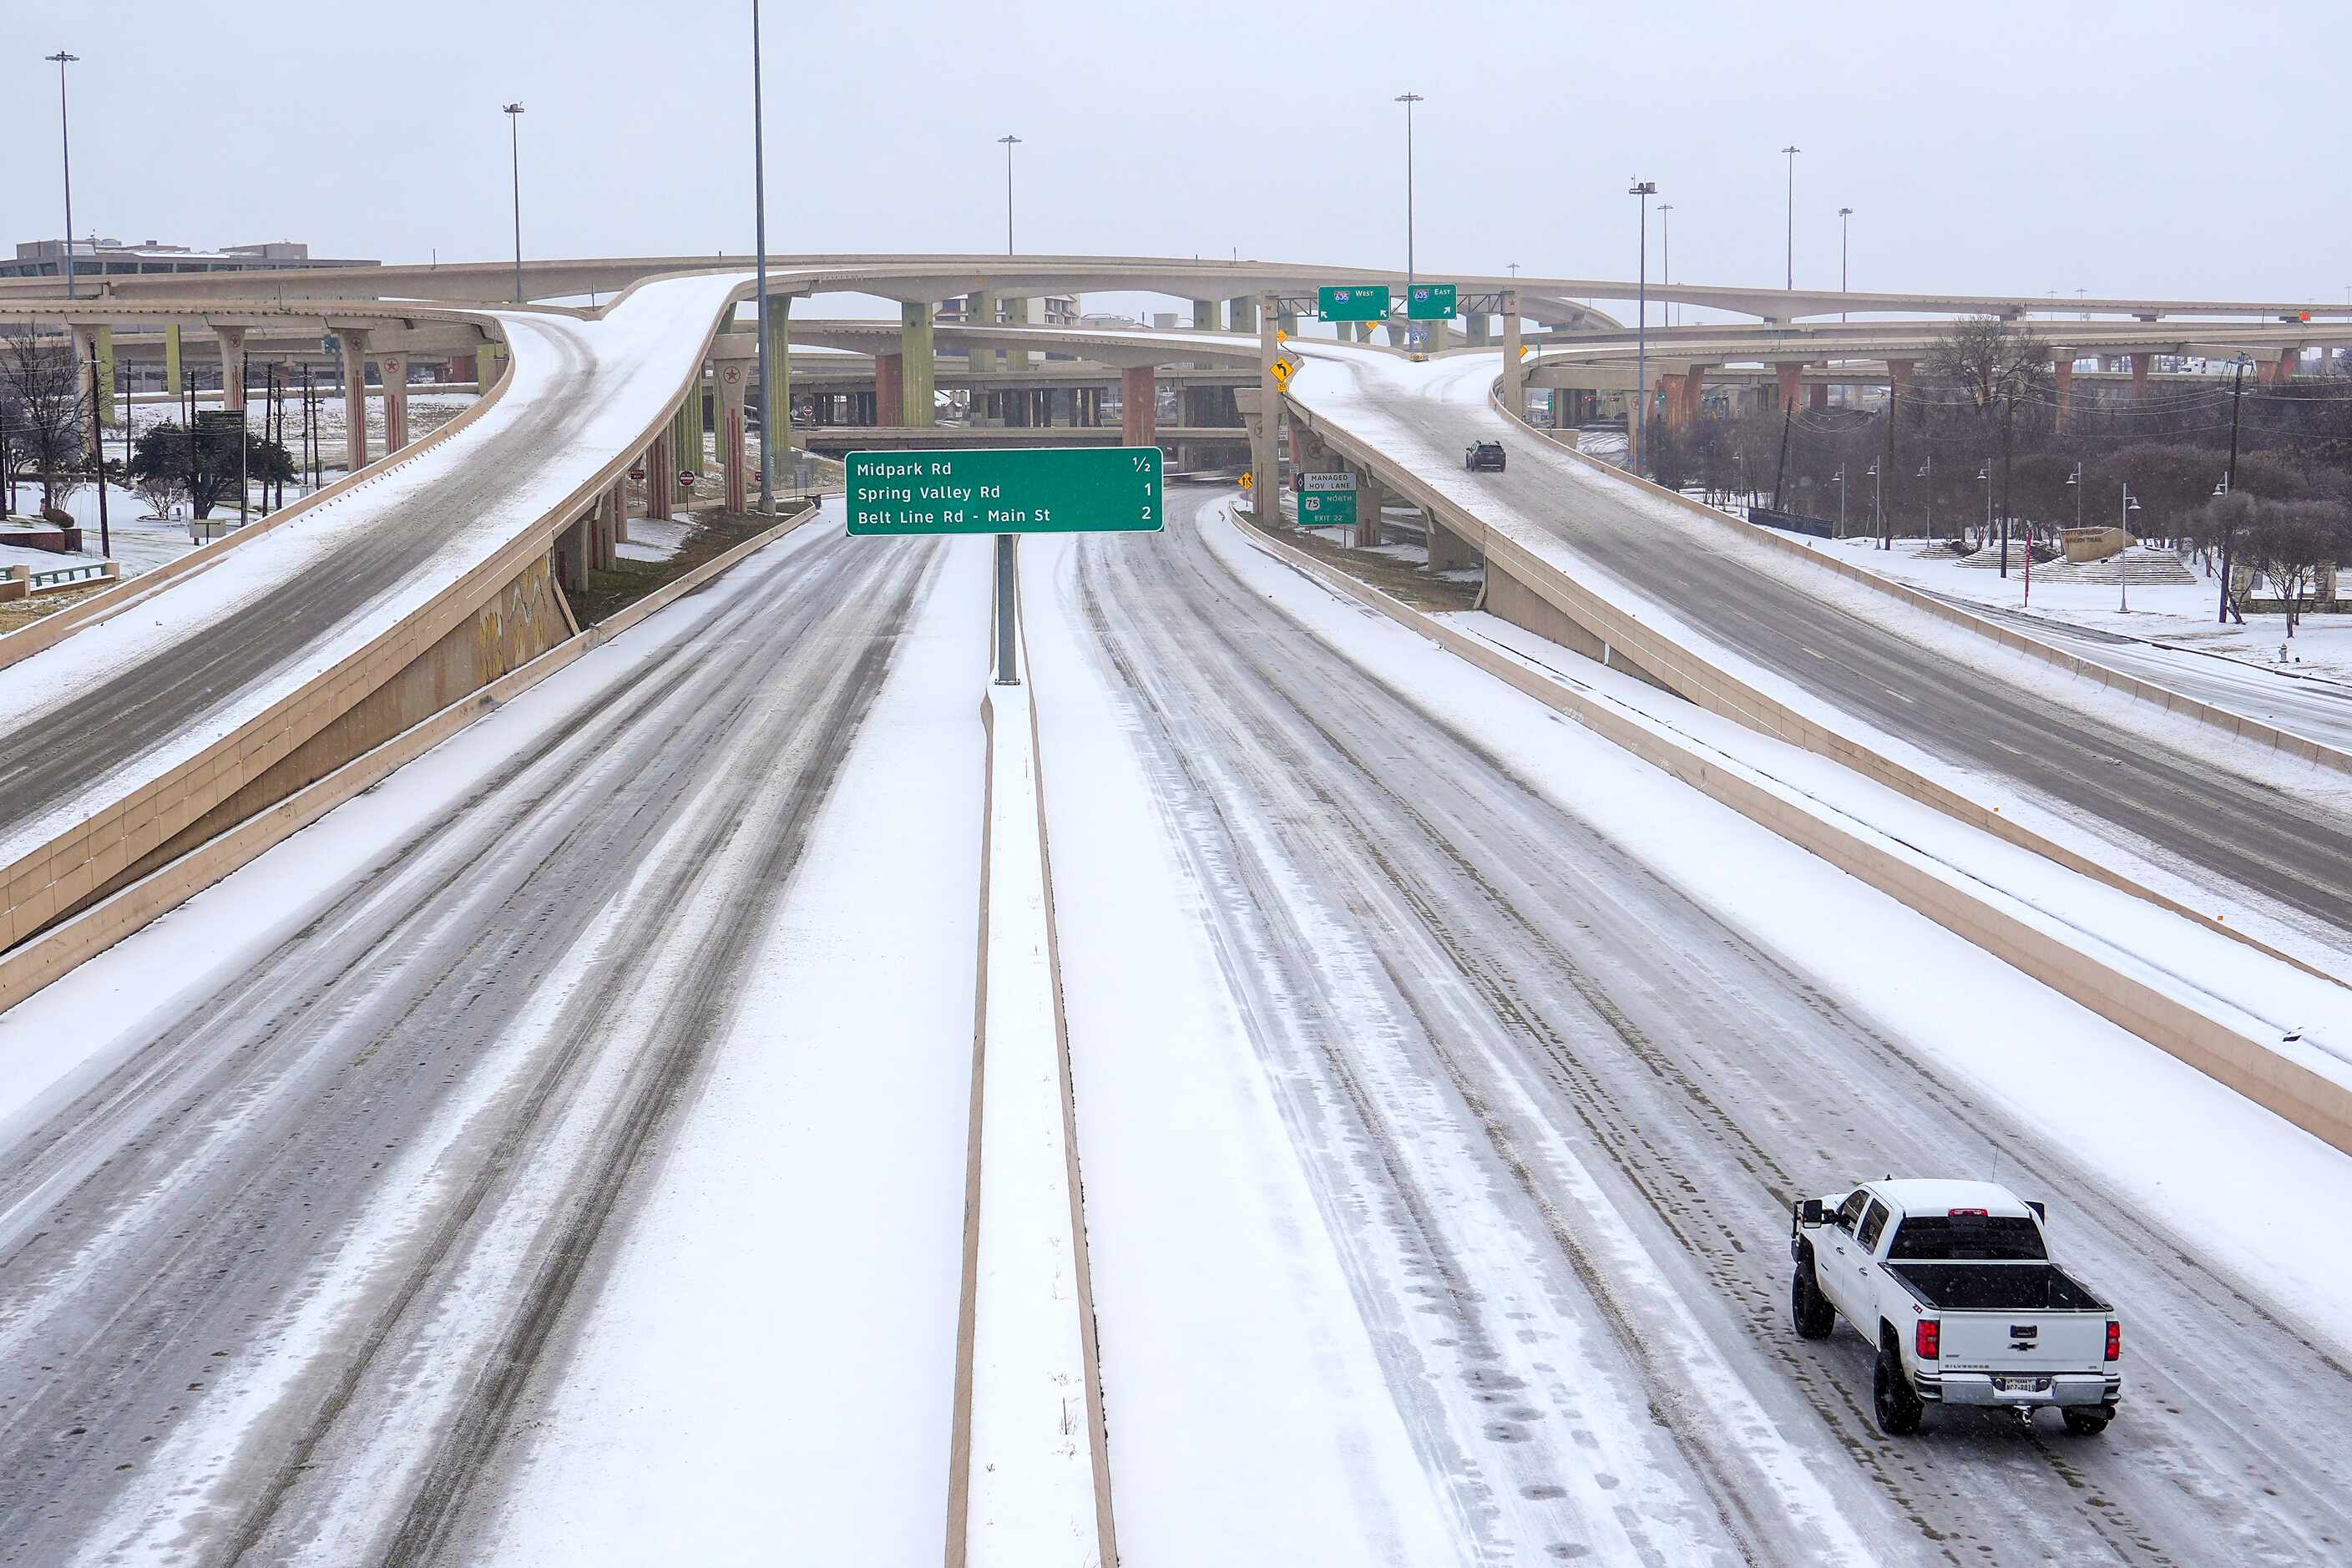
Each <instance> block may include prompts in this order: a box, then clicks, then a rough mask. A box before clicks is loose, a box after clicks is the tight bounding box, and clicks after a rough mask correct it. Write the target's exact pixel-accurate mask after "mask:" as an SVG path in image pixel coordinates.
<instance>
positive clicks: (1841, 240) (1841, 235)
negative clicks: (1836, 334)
mask: <svg viewBox="0 0 2352 1568" xmlns="http://www.w3.org/2000/svg"><path fill="white" fill-rule="evenodd" d="M1852 221H1853V208H1852V207H1840V208H1838V292H1839V293H1841V294H1844V293H1850V292H1852V289H1851V287H1850V286H1849V285H1848V284H1847V282H1846V270H1845V263H1846V245H1845V242H1846V235H1847V225H1848V224H1850V223H1851V222H1852ZM1838 320H1839V321H1844V320H1845V312H1844V311H1843V310H1840V311H1839V312H1838Z"/></svg>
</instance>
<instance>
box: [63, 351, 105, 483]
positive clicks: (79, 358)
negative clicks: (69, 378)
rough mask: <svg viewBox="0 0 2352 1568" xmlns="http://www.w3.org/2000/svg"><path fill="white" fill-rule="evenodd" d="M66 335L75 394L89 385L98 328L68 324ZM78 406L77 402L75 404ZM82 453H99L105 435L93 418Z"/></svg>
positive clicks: (88, 454) (95, 358)
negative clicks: (71, 359) (71, 363)
mask: <svg viewBox="0 0 2352 1568" xmlns="http://www.w3.org/2000/svg"><path fill="white" fill-rule="evenodd" d="M66 336H67V339H68V342H69V344H70V346H69V347H68V350H67V352H68V353H69V354H70V355H71V356H72V358H73V384H74V390H75V391H76V393H77V394H79V393H81V392H85V391H87V390H88V389H89V367H90V365H91V364H92V363H94V362H95V361H96V360H97V358H98V329H97V328H96V327H94V326H80V325H68V327H67V328H66ZM77 407H79V404H77ZM84 434H85V437H86V439H85V441H84V455H85V456H94V455H96V454H98V453H99V451H100V447H101V445H102V444H103V442H104V440H105V437H104V436H103V435H101V434H100V426H99V424H98V422H97V421H95V420H93V421H92V422H91V423H90V424H89V426H87V427H86V429H85V432H84Z"/></svg>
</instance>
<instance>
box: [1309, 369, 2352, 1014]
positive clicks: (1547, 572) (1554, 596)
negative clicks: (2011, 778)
mask: <svg viewBox="0 0 2352 1568" xmlns="http://www.w3.org/2000/svg"><path fill="white" fill-rule="evenodd" d="M1294 417H1296V418H1297V419H1299V420H1300V421H1302V422H1303V423H1306V424H1307V426H1309V428H1311V429H1313V430H1314V431H1315V433H1316V434H1317V435H1318V437H1321V438H1322V439H1323V440H1324V441H1325V442H1327V443H1328V444H1329V445H1331V446H1333V447H1337V448H1339V450H1340V451H1341V452H1342V453H1343V454H1344V455H1345V456H1347V457H1348V458H1350V459H1351V460H1353V461H1356V462H1358V463H1360V464H1362V465H1364V466H1366V467H1368V468H1371V469H1372V470H1373V471H1374V472H1375V473H1376V474H1378V475H1379V476H1380V477H1381V480H1382V482H1384V483H1386V484H1387V485H1388V486H1389V488H1390V489H1393V490H1396V491H1397V492H1398V493H1399V494H1401V495H1403V496H1404V497H1405V498H1406V499H1407V500H1411V501H1412V503H1413V504H1414V505H1416V506H1419V507H1421V508H1423V510H1427V511H1430V512H1433V513H1434V514H1435V515H1436V516H1438V517H1439V518H1441V519H1442V520H1444V522H1445V524H1446V526H1447V527H1449V528H1452V529H1453V530H1454V531H1455V532H1457V533H1460V534H1462V535H1463V536H1464V537H1465V538H1467V539H1471V540H1474V541H1475V542H1477V543H1478V545H1479V548H1480V550H1481V551H1482V552H1484V554H1485V556H1486V566H1487V579H1488V587H1487V604H1488V605H1489V607H1490V608H1494V609H1495V610H1496V613H1497V614H1502V613H1503V612H1504V611H1505V610H1507V609H1516V610H1518V611H1519V612H1520V613H1521V614H1520V616H1512V615H1506V616H1505V618H1506V619H1510V620H1512V621H1513V623H1514V624H1515V625H1521V626H1526V627H1527V629H1528V630H1529V631H1532V632H1534V633H1536V635H1538V637H1550V636H1552V635H1553V632H1552V630H1549V629H1547V628H1548V627H1556V626H1557V621H1556V620H1554V619H1553V618H1551V617H1549V616H1543V617H1538V616H1533V615H1531V614H1529V611H1530V608H1531V606H1532V605H1534V604H1536V603H1538V602H1539V603H1540V604H1542V605H1548V606H1549V608H1550V609H1551V610H1552V611H1553V612H1556V614H1557V616H1562V617H1565V618H1566V619H1567V620H1569V621H1570V622H1572V623H1574V624H1575V625H1576V626H1579V627H1580V628H1581V629H1582V630H1583V632H1584V633H1585V635H1586V636H1587V637H1591V639H1594V640H1597V641H1598V642H1600V643H1601V644H1602V645H1603V646H1604V647H1605V648H1606V650H1607V657H1608V662H1609V663H1610V665H1611V666H1612V668H1624V669H1625V670H1627V671H1628V673H1632V674H1636V675H1639V676H1641V677H1642V678H1643V679H1647V680H1649V681H1650V682H1652V683H1653V684H1654V685H1657V686H1661V687H1663V688H1664V689H1666V690H1668V691H1671V692H1673V693H1675V695H1676V696H1678V697H1681V698H1683V699H1685V700H1687V701H1690V702H1694V703H1696V704H1697V705H1698V706H1699V707H1702V708H1705V709H1706V710H1708V711H1709V712H1712V713H1719V714H1721V715H1723V716H1724V717H1725V718H1727V719H1732V720H1735V721H1738V722H1739V723H1741V724H1744V725H1746V726H1747V727H1748V728H1749V729H1751V730H1755V731H1758V732H1759V733H1761V734H1766V735H1770V736H1772V737H1774V738H1775V739H1778V740H1783V741H1788V742H1791V743H1793V744H1796V745H1800V746H1802V747H1804V748H1805V749H1806V750H1807V751H1809V752H1814V753H1816V754H1817V755H1820V756H1824V757H1828V758H1830V759H1831V760H1832V761H1834V762H1836V763H1841V764H1842V765H1843V766H1845V767H1848V768H1851V769H1853V771H1854V772H1856V773H1861V774H1862V775H1864V777H1866V778H1869V779H1871V780H1873V781H1874V782H1876V783H1878V784H1885V785H1886V786H1887V787H1888V788H1890V789H1893V790H1896V791H1899V792H1900V793H1902V794H1904V795H1909V796H1910V797H1911V798H1912V799H1914V800H1916V801H1919V802H1921V803H1922V804H1924V805H1932V806H1934V807H1935V808H1936V809H1937V810H1938V811H1941V812H1943V813H1945V814H1946V815H1947V816H1952V817H1955V818H1957V819H1958V820H1959V821H1962V822H1965V823H1967V824H1969V826H1972V827H1978V828H1981V829H1983V830H1984V831H1985V832H1988V833H1990V834H1993V835H1995V836H1996V837H2000V838H2005V839H2007V840H2008V841H2009V842H2011V843H2012V844H2015V845H2018V846H2019V847H2022V848H2027V849H2031V850H2032V851H2033V852H2034V853H2035V854H2037V855H2040V856H2042V858H2045V859H2048V860H2051V861H2053V862H2054V863H2056V864H2058V865H2061V866H2063V867H2065V868H2067V869H2068V870H2070V871H2075V872H2079V873H2080V874H2082V875H2084V876H2086V877H2090V878H2093V879H2096V880H2098V881H2101V882H2104V883H2105V884H2106V885H2107V886H2108V887H2111V888H2115V889H2118V890H2120V891H2123V892H2127V893H2130V894H2131V895H2132V896H2133V897H2135V898H2139V899H2144V900H2147V902H2149V903H2152V904H2155V905H2156V906H2158V908H2160V909H2164V910H2169V911H2171V912H2172V913H2174V914H2178V915H2181V916H2184V917H2186V918H2187V919H2189V920H2193V921H2197V922H2198V923H2199V924H2200V925H2202V926H2204V927H2206V928H2207V929H2208V930H2210V931H2220V932H2221V933H2223V934H2224V935H2226V936H2228V937H2230V938H2231V940H2233V941H2236V942H2243V943H2244V944H2246V945H2247V946H2249V947H2252V948H2253V949H2255V950H2256V951H2258V952H2262V953H2263V954H2265V955H2267V956H2269V957H2272V958H2275V959H2277V960H2278V961H2280V962H2281V963H2291V964H2293V965H2294V967H2296V968H2297V969H2300V970H2303V971H2304V972H2305V973H2311V974H2318V975H2320V976H2321V977H2322V978H2324V979H2333V978H2335V977H2334V976H2332V975H2327V974H2326V973H2324V972H2323V971H2321V970H2319V969H2317V968H2315V967H2314V966H2313V965H2311V964H2309V963H2305V962H2304V961H2303V960H2302V959H2299V958H2296V957H2294V956H2293V955H2291V954H2289V953H2286V952H2281V951H2280V950H2279V949H2277V948H2275V947H2273V946H2271V945H2270V944H2269V943H2267V942H2263V941H2261V940H2260V939H2258V938H2256V937H2253V936H2252V935H2249V934H2248V933H2247V932H2245V931H2240V930H2239V929H2237V928H2236V927H2234V926H2231V925H2230V924H2229V923H2228V922H2227V921H2221V920H2217V919H2215V918H2214V917H2213V916H2211V915H2209V914H2207V913H2205V912H2204V911H2202V910H2196V909H2192V908H2190V907H2189V906H2188V905H2186V904H2184V903H2182V902H2180V901H2179V900H2177V899H2174V898H2171V897H2168V895H2166V894H2163V893H2160V892H2158V891H2157V890H2156V889H2153V888H2150V887H2147V886H2146V885H2144V884H2142V883H2140V882H2138V881H2137V880H2135V879H2132V878H2130V877H2128V876H2126V875H2125V874H2123V873H2122V872H2120V871H2117V870H2116V869H2114V868H2111V867H2109V866H2106V865H2105V864H2104V863H2102V862H2100V861H2098V860H2095V859H2093V858H2091V857H2090V856H2088V855H2085V854H2084V853H2082V852H2080V851H2078V850H2075V849H2073V848H2071V847H2067V846H2065V845H2063V844H2060V843H2058V842H2057V841H2056V840H2054V839H2052V838H2050V837H2047V836H2045V835H2043V834H2041V833H2037V832H2035V831H2034V830H2033V829H2032V828H2030V827H2027V826H2023V825H2022V824H2021V823H2018V822H2016V821H2014V820H2012V819H2011V817H2009V816H2006V815H2004V814H2003V813H2001V812H2000V811H1998V810H1994V809H1991V808H1989V807H1987V806H1985V805H1981V804H1979V802H1977V801H1975V800H1972V799H1970V798H1969V797H1968V796H1967V795H1962V794H1961V793H1959V792H1958V790H1955V789H1952V788H1950V787H1949V786H1948V785H1946V784H1941V783H1938V782H1937V781H1936V780H1934V779H1931V778H1929V777H1927V775H1925V774H1923V773H1919V772H1917V771H1916V769H1913V768H1909V767H1906V766H1905V765H1903V764H1902V763H1897V762H1895V761H1894V760H1893V759H1892V758H1890V757H1887V756H1885V755H1884V754H1882V753H1881V752H1877V751H1875V750H1874V749H1872V748H1871V747H1869V746H1866V745H1864V744H1863V743H1861V742H1857V741H1854V740H1853V739H1851V738H1849V737H1848V736H1846V735H1845V734H1844V733H1843V732H1842V731H1838V730H1836V729H1833V728H1831V727H1830V726H1828V725H1826V724H1823V723H1822V722H1820V721H1817V720H1815V719H1813V718H1812V717H1811V716H1810V715H1808V714H1806V713H1803V712H1801V711H1800V710H1796V709H1794V708H1790V706H1788V705H1787V704H1785V703H1783V702H1781V701H1780V700H1778V699H1776V698H1773V697H1771V696H1769V695H1768V694H1766V693H1765V692H1763V691H1760V690H1759V689H1756V688H1755V687H1753V686H1750V685H1749V684H1748V683H1747V682H1746V681H1744V680H1741V679H1739V678H1738V677H1737V676H1734V675H1732V674H1730V673H1729V672H1727V671H1726V670H1724V669H1722V668H1718V667H1717V666H1716V665H1715V664H1713V663H1712V662H1710V661H1709V660H1708V659H1707V658H1706V657H1704V656H1703V655H1701V654H1700V653H1698V652H1696V650H1694V649H1692V648H1689V647H1685V646H1683V645H1682V644H1681V643H1680V642H1678V641H1676V640H1675V638H1674V637H1671V636H1669V635H1667V634H1666V633H1665V632H1664V631H1662V630H1661V629H1660V628H1658V627H1656V626H1651V625H1649V624H1647V623H1645V622H1643V621H1642V620H1640V619H1638V618H1637V617H1635V616H1633V615H1631V614H1629V613H1628V612H1626V611H1624V610H1622V609H1621V608H1620V607H1619V606H1618V605H1616V604H1615V603H1614V602H1613V601H1612V600H1611V599H1610V598H1609V597H1607V596H1606V595H1605V594H1604V593H1602V592H1601V591H1599V590H1597V589H1595V588H1593V587H1592V586H1591V585H1589V584H1586V583H1585V582H1583V581H1582V580H1581V579H1580V578H1579V577H1578V576H1577V575H1576V574H1574V573H1572V572H1571V571H1570V570H1569V569H1567V568H1565V567H1563V566H1561V565H1560V564H1559V563H1557V562H1555V561H1552V560H1550V559H1549V558H1547V557H1545V556H1542V555H1538V554H1537V553H1536V552H1533V551H1532V550H1529V549H1528V547H1527V546H1525V545H1523V544H1521V543H1519V542H1517V540H1516V539H1514V538H1512V537H1511V536H1510V535H1509V534H1507V533H1505V532H1503V531H1500V530H1497V529H1490V528H1488V527H1487V526H1486V522H1485V521H1483V520H1482V519H1480V518H1479V517H1478V516H1477V514H1476V513H1475V512H1472V511H1471V510H1468V509H1467V508H1465V507H1464V506H1462V505H1461V504H1460V503H1459V502H1456V501H1454V500H1451V499H1449V498H1448V497H1446V496H1444V494H1442V493H1440V492H1439V491H1438V490H1437V489H1434V488H1433V487H1432V486H1431V485H1429V484H1428V483H1426V482H1425V481H1423V480H1422V479H1419V478H1418V477H1417V476H1415V475H1414V474H1412V472H1411V471H1410V470H1409V469H1406V468H1402V466H1401V465H1399V464H1398V463H1397V462H1396V461H1395V459H1393V458H1391V457H1389V456H1388V455H1387V454H1385V453H1383V452H1381V451H1380V449H1379V448H1378V447H1374V446H1372V445H1371V444H1370V443H1369V442H1366V441H1364V440H1361V439H1360V438H1359V437H1356V436H1354V435H1353V434H1351V433H1350V432H1349V431H1348V430H1347V429H1346V428H1345V427H1344V426H1337V425H1332V424H1329V423H1328V422H1318V421H1317V420H1316V419H1315V416H1314V415H1313V414H1312V412H1311V411H1308V410H1303V409H1296V408H1295V406H1294ZM1530 428H1532V427H1530ZM1583 460H1585V461H1588V462H1590V461H1591V459H1590V458H1585V459H1583ZM1653 488H1655V487H1653ZM1659 493H1660V494H1668V493H1670V492H1666V491H1660V492H1659ZM1675 499H1677V500H1685V504H1686V505H1691V506H1696V504H1697V503H1696V502H1691V501H1688V500H1686V498H1680V497H1677V498H1675ZM1701 510H1709V511H1712V510H1713V509H1712V508H1706V509H1701ZM1714 515H1715V516H1716V518H1717V520H1718V521H1722V522H1724V523H1726V524H1727V526H1730V527H1734V528H1738V529H1742V530H1747V529H1748V525H1747V524H1745V523H1741V522H1738V521H1735V520H1732V519H1729V518H1726V517H1724V516H1723V514H1722V513H1720V512H1716V513H1714ZM1754 532H1757V533H1759V534H1763V535H1765V536H1766V537H1770V535H1769V531H1766V530H1760V529H1759V530H1754ZM1783 542H1784V543H1785V541H1783ZM1790 548H1794V549H1801V546H1793V545H1792V546H1790ZM1498 574H1499V575H1498ZM1505 578H1507V579H1508V580H1509V582H1508V584H1505V583H1503V582H1502V581H1501V579H1505ZM1930 602H1931V603H1932V602H1933V601H1930ZM1521 616H1527V618H1524V619H1523V618H1521ZM1969 619H1970V620H1971V621H1973V620H1975V617H1973V616H1971V617H1969ZM1566 646H1568V647H1575V648H1579V650H1580V651H1581V650H1582V649H1581V645H1580V644H1579V643H1578V642H1577V641H1576V640H1575V639H1572V638H1571V639H1567V642H1566Z"/></svg>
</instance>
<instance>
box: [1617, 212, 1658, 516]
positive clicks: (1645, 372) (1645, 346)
mask: <svg viewBox="0 0 2352 1568" xmlns="http://www.w3.org/2000/svg"><path fill="white" fill-rule="evenodd" d="M1625 194H1626V195H1629V196H1634V197H1638V198H1639V199H1640V201H1641V204H1642V239H1641V245H1640V250H1641V262H1640V272H1639V276H1638V281H1636V282H1635V284H1634V286H1633V287H1634V289H1635V290H1636V291H1637V292H1638V294H1639V296H1640V300H1641V310H1639V312H1638V313H1637V315H1636V317H1635V320H1636V321H1637V323H1638V324H1637V325H1636V326H1635V327H1634V329H1633V420H1632V421H1631V423H1630V424H1629V425H1628V426H1627V427H1626V435H1627V442H1626V447H1627V452H1626V456H1627V457H1628V458H1631V459H1632V461H1633V473H1634V476H1635V477H1636V478H1639V477H1640V476H1641V472H1642V447H1643V437H1645V436H1647V435H1648V433H1649V428H1650V198H1651V197H1652V196H1654V195H1657V194H1658V182H1657V181H1655V180H1636V181H1634V182H1633V187H1632V188H1631V189H1630V190H1628V191H1627V192H1626V193H1625Z"/></svg>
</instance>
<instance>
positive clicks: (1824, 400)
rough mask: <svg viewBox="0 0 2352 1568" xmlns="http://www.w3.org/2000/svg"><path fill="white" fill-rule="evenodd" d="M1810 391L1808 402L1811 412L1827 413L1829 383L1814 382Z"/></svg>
mask: <svg viewBox="0 0 2352 1568" xmlns="http://www.w3.org/2000/svg"><path fill="white" fill-rule="evenodd" d="M1811 393H1812V395H1811V398H1810V399H1809V401H1810V402H1811V404H1812V407H1813V412H1814V413H1816V414H1823V413H1827V412H1828V411H1829V406H1830V385H1829V383H1828V382H1825V381H1821V382H1815V383H1814V384H1813V385H1812V387H1811Z"/></svg>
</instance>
